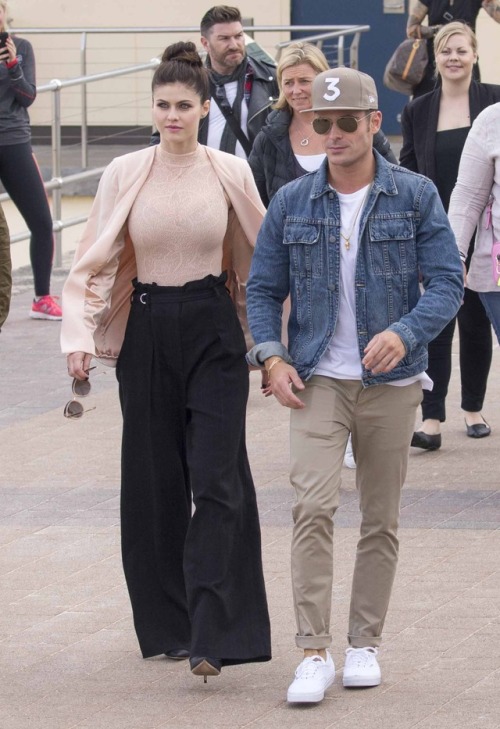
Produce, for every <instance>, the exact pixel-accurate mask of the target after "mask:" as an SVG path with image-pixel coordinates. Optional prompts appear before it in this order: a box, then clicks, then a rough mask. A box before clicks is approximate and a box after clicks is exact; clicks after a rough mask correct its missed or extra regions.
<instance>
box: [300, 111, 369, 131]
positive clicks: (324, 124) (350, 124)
mask: <svg viewBox="0 0 500 729" xmlns="http://www.w3.org/2000/svg"><path fill="white" fill-rule="evenodd" d="M371 114H372V112H371V111H370V112H369V113H368V114H365V115H364V116H362V117H360V118H359V119H356V117H355V116H341V117H340V119H336V120H333V119H326V118H325V117H323V116H318V117H316V119H314V120H313V123H312V125H313V129H314V131H315V132H316V134H328V133H329V132H330V131H331V129H332V127H333V125H334V124H336V125H337V126H338V128H339V129H340V130H341V131H342V132H347V133H348V134H353V132H356V131H357V130H358V125H359V122H360V121H362V119H367V118H368V117H369V116H370V115H371Z"/></svg>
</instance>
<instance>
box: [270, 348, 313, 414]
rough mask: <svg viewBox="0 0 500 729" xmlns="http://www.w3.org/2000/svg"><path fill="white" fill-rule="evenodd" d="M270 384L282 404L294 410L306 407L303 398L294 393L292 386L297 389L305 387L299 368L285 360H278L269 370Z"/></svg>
mask: <svg viewBox="0 0 500 729" xmlns="http://www.w3.org/2000/svg"><path fill="white" fill-rule="evenodd" d="M269 384H270V386H271V390H272V393H273V395H274V397H275V398H276V400H277V401H278V402H279V403H280V405H284V406H285V407H287V408H292V410H300V409H301V408H303V407H305V405H304V403H303V402H302V400H299V398H298V397H297V396H296V395H294V394H293V392H292V389H291V388H292V386H293V387H295V388H296V389H297V390H303V389H304V383H303V382H302V380H301V379H300V377H299V375H298V374H297V370H296V369H295V367H292V365H289V364H287V363H286V362H285V361H284V360H283V361H282V362H277V363H276V364H275V365H274V366H273V368H272V369H271V371H270V372H269Z"/></svg>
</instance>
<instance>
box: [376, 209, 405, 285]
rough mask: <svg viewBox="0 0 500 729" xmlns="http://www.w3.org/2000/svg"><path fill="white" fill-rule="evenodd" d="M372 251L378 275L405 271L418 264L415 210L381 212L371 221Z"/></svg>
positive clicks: (402, 273) (403, 272)
mask: <svg viewBox="0 0 500 729" xmlns="http://www.w3.org/2000/svg"><path fill="white" fill-rule="evenodd" d="M368 234H369V251H370V261H371V264H372V270H373V273H374V274H375V275H376V276H392V275H395V274H396V275H404V274H407V273H409V272H412V271H415V270H416V268H417V246H416V240H415V237H416V229H415V221H414V216H413V214H412V213H402V214H400V215H397V216H394V215H390V214H388V215H377V216H375V217H373V218H371V219H369V221H368Z"/></svg>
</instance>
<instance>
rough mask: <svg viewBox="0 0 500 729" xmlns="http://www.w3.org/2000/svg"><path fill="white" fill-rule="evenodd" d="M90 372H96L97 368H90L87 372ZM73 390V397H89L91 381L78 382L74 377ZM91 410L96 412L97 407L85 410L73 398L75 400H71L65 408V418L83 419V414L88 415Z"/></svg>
mask: <svg viewBox="0 0 500 729" xmlns="http://www.w3.org/2000/svg"><path fill="white" fill-rule="evenodd" d="M90 370H95V367H90V368H89V369H88V370H86V372H87V373H89V372H90ZM71 389H72V390H73V395H74V396H75V397H87V395H88V394H89V392H90V390H91V389H92V386H91V384H90V380H77V379H76V377H74V378H73V383H72V385H71ZM89 410H95V407H93V408H89V409H88V410H84V409H83V405H82V403H81V402H78V400H75V399H74V398H73V400H70V401H69V402H67V403H66V405H65V406H64V417H65V418H81V417H82V415H83V413H88V412H89Z"/></svg>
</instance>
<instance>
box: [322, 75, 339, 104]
mask: <svg viewBox="0 0 500 729" xmlns="http://www.w3.org/2000/svg"><path fill="white" fill-rule="evenodd" d="M339 81H340V79H339V78H325V83H327V84H328V91H333V93H332V94H323V98H324V99H325V101H335V99H338V98H339V96H340V89H339V88H337V84H338V82H339Z"/></svg>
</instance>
